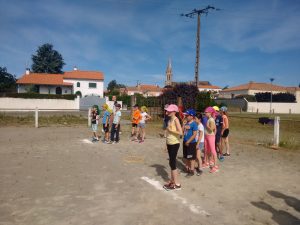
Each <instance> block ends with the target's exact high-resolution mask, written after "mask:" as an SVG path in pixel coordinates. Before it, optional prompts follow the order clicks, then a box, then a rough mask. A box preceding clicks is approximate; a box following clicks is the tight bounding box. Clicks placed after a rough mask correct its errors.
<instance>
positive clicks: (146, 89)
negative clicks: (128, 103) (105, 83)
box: [120, 84, 162, 97]
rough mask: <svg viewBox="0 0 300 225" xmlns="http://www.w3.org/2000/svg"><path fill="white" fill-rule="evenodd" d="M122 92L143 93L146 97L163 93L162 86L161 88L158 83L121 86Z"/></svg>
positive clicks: (130, 93)
mask: <svg viewBox="0 0 300 225" xmlns="http://www.w3.org/2000/svg"><path fill="white" fill-rule="evenodd" d="M120 94H121V95H124V94H126V95H134V94H141V95H143V96H144V97H150V96H160V95H161V94H162V88H160V87H159V86H158V85H151V84H138V85H137V86H133V87H125V88H120Z"/></svg>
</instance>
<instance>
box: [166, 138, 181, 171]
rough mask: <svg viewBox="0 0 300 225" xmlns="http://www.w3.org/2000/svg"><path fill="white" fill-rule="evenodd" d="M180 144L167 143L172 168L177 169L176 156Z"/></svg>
mask: <svg viewBox="0 0 300 225" xmlns="http://www.w3.org/2000/svg"><path fill="white" fill-rule="evenodd" d="M179 146H180V144H179V143H178V144H175V145H168V144H167V149H168V153H169V165H170V167H171V170H176V157H177V153H178V149H179Z"/></svg>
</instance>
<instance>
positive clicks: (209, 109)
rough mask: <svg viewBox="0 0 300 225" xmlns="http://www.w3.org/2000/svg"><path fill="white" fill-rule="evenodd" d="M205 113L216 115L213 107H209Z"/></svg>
mask: <svg viewBox="0 0 300 225" xmlns="http://www.w3.org/2000/svg"><path fill="white" fill-rule="evenodd" d="M204 112H208V113H215V109H214V108H213V107H211V106H209V107H207V108H206V109H205V110H204Z"/></svg>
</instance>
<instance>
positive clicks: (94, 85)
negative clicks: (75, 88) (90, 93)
mask: <svg viewBox="0 0 300 225" xmlns="http://www.w3.org/2000/svg"><path fill="white" fill-rule="evenodd" d="M89 88H97V84H96V83H89Z"/></svg>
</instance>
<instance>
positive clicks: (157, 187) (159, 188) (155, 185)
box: [141, 177, 164, 190]
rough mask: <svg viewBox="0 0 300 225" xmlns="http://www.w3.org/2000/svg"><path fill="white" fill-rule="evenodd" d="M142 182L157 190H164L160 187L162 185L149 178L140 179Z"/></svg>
mask: <svg viewBox="0 0 300 225" xmlns="http://www.w3.org/2000/svg"><path fill="white" fill-rule="evenodd" d="M141 179H142V180H144V181H146V182H148V183H149V184H151V185H152V186H153V187H155V188H156V189H157V190H164V188H163V187H162V185H161V184H160V182H159V181H157V180H154V179H150V178H149V177H141Z"/></svg>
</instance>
